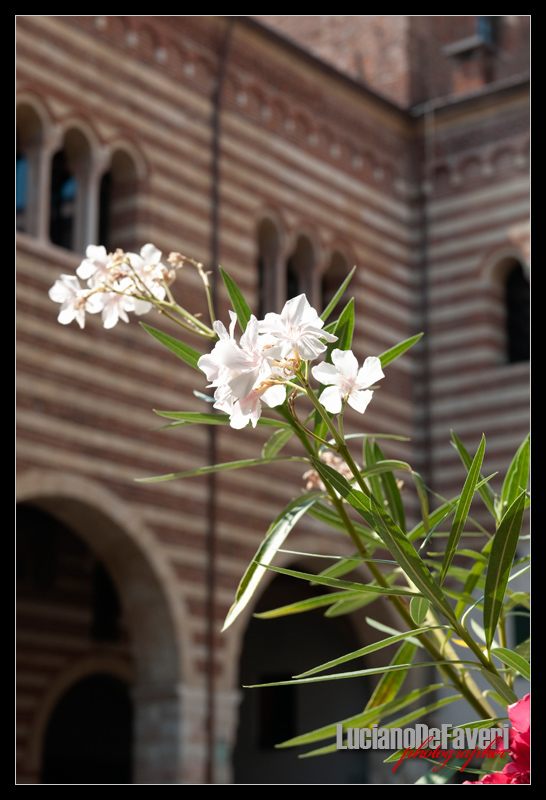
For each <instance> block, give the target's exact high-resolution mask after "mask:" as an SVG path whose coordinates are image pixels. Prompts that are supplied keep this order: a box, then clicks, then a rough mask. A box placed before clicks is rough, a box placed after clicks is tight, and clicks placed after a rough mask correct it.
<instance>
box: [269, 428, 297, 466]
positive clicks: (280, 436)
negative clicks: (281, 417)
mask: <svg viewBox="0 0 546 800" xmlns="http://www.w3.org/2000/svg"><path fill="white" fill-rule="evenodd" d="M277 425H278V423H277ZM293 434H294V431H292V430H291V429H290V428H289V427H288V426H285V425H284V424H283V425H282V427H279V430H277V431H275V433H273V434H272V435H271V436H270V437H269V439H268V440H267V442H266V443H265V444H264V446H263V449H262V457H263V458H272V457H273V456H276V455H277V453H279V452H280V451H281V450H282V448H283V447H284V445H285V444H286V443H287V441H288V440H289V439H291V438H292V436H293Z"/></svg>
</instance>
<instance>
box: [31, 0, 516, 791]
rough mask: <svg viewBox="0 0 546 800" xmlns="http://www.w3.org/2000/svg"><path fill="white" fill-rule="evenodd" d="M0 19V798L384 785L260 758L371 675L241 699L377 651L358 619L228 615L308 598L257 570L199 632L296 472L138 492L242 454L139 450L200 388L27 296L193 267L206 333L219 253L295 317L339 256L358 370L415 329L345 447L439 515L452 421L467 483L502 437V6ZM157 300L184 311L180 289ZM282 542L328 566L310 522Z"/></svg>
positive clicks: (131, 332) (506, 231)
mask: <svg viewBox="0 0 546 800" xmlns="http://www.w3.org/2000/svg"><path fill="white" fill-rule="evenodd" d="M16 27H17V62H18V79H17V173H16V182H17V255H18V273H17V274H18V285H17V293H18V294H17V303H18V305H17V323H18V326H17V337H18V417H17V421H18V474H17V493H18V510H17V512H18V514H17V516H18V567H17V569H18V572H17V594H18V635H19V644H18V728H17V733H18V782H20V783H61V784H63V783H143V784H144V783H156V784H163V783H207V782H209V783H210V782H216V783H230V782H235V783H298V782H299V783H313V782H314V783H366V782H369V783H374V782H387V781H388V780H390V778H389V775H390V773H389V772H385V770H384V767H383V766H382V764H381V758H379V760H377V759H375V758H374V756H373V754H372V755H370V756H369V757H366V758H364V757H359V759H358V761H357V760H356V758H355V757H353V756H354V754H352V753H351V754H349V757H347V756H346V757H345V758H343V755H344V754H337V755H336V756H332V757H328V758H323V759H309V760H307V761H298V760H297V759H296V757H295V754H294V752H292V751H286V752H285V751H274V750H273V749H272V744H273V743H274V742H276V741H279V737H280V738H281V739H282V738H286V737H287V735H291V733H292V732H293V733H300V732H304V731H305V730H309V729H312V728H313V727H317V726H319V725H322V724H326V723H328V722H332V721H336V720H337V719H340V718H342V717H344V716H349V715H350V714H352V713H355V712H356V711H357V710H359V708H361V707H362V706H363V705H364V703H365V701H366V696H367V692H368V691H369V687H367V686H366V685H363V686H359V687H356V686H355V685H353V686H350V687H348V686H346V685H344V684H345V683H346V682H342V681H337V682H335V683H336V685H337V687H338V688H337V687H336V689H335V692H334V690H332V691H330V690H329V692H328V693H326V692H324V691H323V690H321V691H319V692H318V694H317V695H313V694H307V695H306V694H305V693H304V692H303V691H302V692H299V691H298V692H296V693H294V694H293V695H291V696H286V697H285V699H284V701H283V702H280V701H279V700H278V699H277V698H278V697H279V695H275V696H273V697H271V696H269V695H266V694H264V693H261V694H258V693H257V692H256V691H254V692H253V691H252V690H244V692H243V691H242V690H241V685H242V684H249V683H258V682H265V681H269V680H275V679H279V677H284V676H287V675H291V674H294V672H295V671H298V670H300V669H301V670H304V669H306V668H309V667H311V666H314V665H315V664H316V663H320V661H325V660H327V659H328V658H331V657H333V656H335V655H339V654H341V653H344V652H347V651H349V650H350V649H355V648H356V647H357V646H361V645H362V644H365V643H367V642H369V641H372V640H373V638H370V637H373V636H374V632H373V631H372V630H371V629H370V628H368V627H367V626H366V624H365V622H364V620H363V619H362V618H361V617H360V616H359V615H355V617H354V619H353V618H352V617H350V618H346V617H343V618H339V619H338V620H337V621H334V620H327V619H325V618H323V617H320V616H316V617H314V616H313V617H310V618H309V619H305V618H304V617H301V616H298V617H297V618H291V619H290V620H289V621H282V620H280V621H278V622H276V621H275V622H274V621H263V622H258V621H257V620H252V616H251V615H252V612H253V611H255V610H256V609H257V608H262V607H272V606H275V605H281V604H283V603H284V602H287V598H288V599H294V598H297V597H299V596H302V595H301V592H303V591H305V589H304V588H302V587H299V586H293V585H292V584H293V583H294V582H289V583H288V584H286V583H285V582H284V581H283V580H281V579H280V578H277V579H275V580H272V579H271V578H266V579H264V582H263V589H262V590H261V591H260V592H259V593H258V594H257V597H256V605H254V606H253V607H251V608H248V609H247V610H246V611H245V613H244V614H243V615H242V616H241V618H240V619H239V620H237V622H236V623H235V624H234V626H233V627H232V628H230V629H229V630H228V631H227V632H226V633H224V634H220V632H219V631H220V628H221V626H222V622H223V619H224V618H225V615H226V612H227V610H228V608H229V607H230V605H231V603H232V601H233V597H234V593H235V590H236V587H237V585H238V581H239V579H240V578H241V575H242V574H243V571H244V569H245V567H246V566H247V564H248V562H249V561H250V560H251V558H252V557H253V555H254V553H255V552H256V549H257V547H258V545H259V543H260V542H261V541H262V539H263V537H264V534H265V532H266V530H267V528H268V526H269V524H270V522H271V521H272V519H273V518H275V517H276V516H277V515H278V514H279V513H280V512H281V511H282V509H283V508H284V506H285V505H286V504H287V503H288V502H289V501H290V500H292V499H293V498H294V497H295V496H297V494H298V493H299V492H300V490H301V488H302V487H303V480H302V472H303V471H304V470H303V469H302V468H301V467H302V466H304V465H298V464H296V465H294V464H288V465H282V469H280V468H279V466H278V465H272V466H271V467H262V468H260V469H255V470H254V471H253V472H252V473H248V472H247V473H245V474H244V475H243V474H242V473H241V472H240V471H235V472H229V473H225V474H223V475H222V476H221V477H220V476H216V477H215V478H214V479H212V478H206V477H200V478H191V479H188V480H185V481H171V482H166V483H158V484H141V483H136V482H135V480H134V479H135V478H138V477H147V476H152V475H160V474H165V473H169V472H172V471H183V470H188V469H192V468H195V467H198V466H203V465H206V464H208V463H211V462H212V460H213V459H218V460H232V459H233V458H244V457H254V456H257V455H259V453H260V451H261V446H262V444H263V442H264V441H265V437H264V435H263V433H262V432H261V430H260V429H257V430H256V431H252V430H248V431H244V432H236V431H231V430H229V429H224V428H214V429H205V428H203V429H201V427H200V426H188V427H182V428H181V429H179V430H172V431H165V430H158V428H159V427H160V425H161V423H160V422H159V423H158V420H159V418H158V417H156V416H154V414H153V412H152V409H154V408H155V409H165V410H201V409H202V408H203V405H202V401H201V400H199V399H198V398H197V397H196V396H195V395H194V393H193V392H194V390H198V391H204V388H205V379H204V377H203V381H202V382H201V383H200V384H199V385H198V382H197V381H196V373H193V372H192V371H191V370H189V369H187V368H186V367H185V366H184V365H183V364H182V362H178V361H177V360H176V358H175V357H174V356H173V355H172V354H170V353H168V352H167V351H166V350H163V349H162V348H160V347H159V345H158V344H157V343H156V342H155V341H154V340H153V339H152V338H151V337H148V336H147V335H146V333H145V332H144V331H143V330H142V329H141V327H140V326H139V325H138V323H137V322H136V321H134V320H133V321H132V322H131V324H129V325H125V324H124V323H120V324H119V325H118V326H117V327H116V328H115V329H114V330H113V331H105V330H104V329H103V328H102V326H101V321H100V319H97V318H96V317H90V318H88V321H87V323H86V327H85V329H84V330H83V331H81V330H80V329H79V328H77V326H76V325H71V326H67V327H63V326H61V325H59V324H58V323H57V320H56V317H57V313H58V306H56V305H55V304H54V303H52V302H51V301H50V300H49V298H48V290H49V288H50V287H51V286H52V285H53V283H54V282H55V280H56V279H57V278H58V276H59V275H60V273H68V274H73V273H74V270H75V268H76V267H77V265H78V264H79V262H80V261H81V257H82V253H83V252H84V251H85V247H86V245H87V244H89V243H100V244H104V245H105V246H106V247H107V248H109V249H114V248H116V247H122V248H124V249H131V250H138V249H140V247H141V246H142V245H143V244H145V243H146V242H153V243H154V244H156V245H157V246H158V247H159V248H160V249H161V250H162V251H163V252H164V253H165V254H168V253H169V252H170V251H172V250H174V251H180V252H183V253H184V254H186V255H189V256H192V257H195V258H197V259H199V260H200V261H202V262H203V263H204V264H205V265H206V266H207V268H208V269H210V270H211V271H212V273H213V278H212V279H213V281H214V284H215V292H216V300H217V306H218V308H219V309H220V314H219V316H220V317H221V318H222V319H223V320H224V321H227V319H228V314H227V312H228V308H229V306H228V300H227V297H226V295H225V292H224V289H223V286H222V283H221V280H220V279H219V276H218V272H217V265H218V264H221V265H222V266H223V267H224V269H225V270H226V271H227V272H228V273H229V274H230V275H232V277H233V278H234V279H235V280H236V281H237V283H238V284H239V285H240V287H241V288H242V290H243V291H244V292H245V294H246V295H247V297H248V298H249V300H250V301H251V302H252V303H253V306H254V308H255V309H256V310H257V311H259V313H263V312H264V311H267V310H280V308H281V307H282V305H283V303H284V301H285V300H286V299H287V298H288V297H290V296H294V295H295V294H298V293H300V292H302V291H304V292H306V293H307V295H308V297H309V299H310V300H311V302H312V304H313V305H315V307H317V308H319V307H322V306H323V304H324V303H326V302H327V301H328V300H329V299H330V297H331V296H332V293H333V291H334V289H335V288H336V286H337V285H338V284H339V282H340V281H341V280H342V279H343V278H344V277H345V276H346V275H347V274H348V272H349V270H350V269H351V268H352V266H353V265H355V264H356V265H357V267H358V269H357V271H356V274H355V276H354V278H353V280H352V283H351V287H350V292H351V293H352V294H353V295H354V297H355V304H356V309H357V318H356V329H355V345H354V349H355V352H356V354H357V356H358V358H359V359H360V360H362V359H363V358H365V357H366V356H368V355H375V354H378V353H381V352H383V351H384V350H387V349H388V348H389V347H391V346H393V345H394V344H396V343H398V342H399V341H401V340H403V339H406V338H407V337H409V336H411V335H413V334H416V333H418V332H420V331H424V333H425V336H424V337H423V340H422V341H421V343H420V344H419V345H418V346H417V347H415V348H414V349H413V350H412V351H410V352H409V353H408V354H407V355H406V356H404V357H403V358H401V359H399V360H398V361H396V363H394V364H393V365H392V366H391V367H389V368H388V371H387V378H386V379H385V380H384V381H383V382H382V384H383V385H382V386H381V389H380V390H379V391H378V392H377V396H376V398H374V401H373V402H372V404H371V405H370V408H369V409H368V411H367V412H366V415H365V417H364V418H363V419H356V418H355V417H356V415H353V416H352V417H351V420H350V426H352V427H350V430H355V431H357V430H362V425H365V429H366V430H367V431H368V432H371V433H380V432H384V433H396V434H401V435H404V436H408V437H410V438H411V441H410V442H391V443H390V444H389V443H387V444H386V445H385V451H386V452H387V454H388V455H389V456H392V457H396V458H402V459H403V460H405V461H409V462H410V463H411V464H412V465H413V466H414V467H415V468H416V469H417V470H419V471H420V472H421V474H422V475H423V477H424V479H425V480H426V481H427V483H428V484H429V485H430V486H431V488H432V489H433V490H434V491H436V492H437V493H439V494H440V495H442V496H450V495H452V494H455V493H457V492H458V491H459V490H460V487H461V481H462V480H463V479H464V472H463V470H462V468H461V465H460V463H459V459H458V456H457V454H456V452H455V451H454V450H453V448H452V447H451V445H450V429H453V430H455V432H456V433H457V435H458V436H459V437H460V438H461V439H462V440H463V442H464V443H465V444H466V446H467V447H468V449H469V450H470V451H471V452H474V450H475V448H476V446H477V444H478V442H479V439H480V437H481V434H482V432H483V433H485V435H486V438H487V450H486V460H485V466H484V472H485V474H489V473H491V472H493V471H495V470H499V472H500V473H501V474H502V471H503V470H504V469H505V468H506V466H507V464H508V463H509V460H510V458H511V456H512V454H513V453H514V451H515V449H516V448H517V446H518V445H519V444H520V442H521V441H522V439H523V438H524V436H525V434H526V432H527V428H528V405H529V398H528V378H529V375H528V373H529V316H528V315H529V231H528V214H529V209H528V205H529V171H528V144H529V142H528V139H529V122H528V111H529V79H528V56H529V17H526V16H521V17H520V16H504V17H475V16H439V17H423V16H415V17H412V16H381V15H368V16H356V17H350V16H327V17H320V16H316V17H309V16H301V17H298V16H291V17H278V16H277V17H274V16H273V17H265V16H264V17H221V16H219V17H215V16H210V17H165V16H160V17H153V16H152V17H146V16H138V17H131V16H128V17H122V16H19V17H18V18H17V26H16ZM174 292H175V294H177V296H178V297H180V298H182V297H183V298H184V305H186V306H187V307H189V308H191V309H193V310H195V311H196V312H199V311H203V312H205V307H204V302H203V297H202V294H201V292H200V286H199V280H198V277H197V275H196V274H193V273H192V272H191V271H190V270H184V271H183V273H182V274H181V275H180V277H179V278H178V281H177V283H175V284H174ZM145 321H146V322H149V323H150V324H151V325H154V326H156V327H158V328H161V329H163V330H166V331H167V332H170V333H173V334H176V331H175V330H174V328H173V326H170V325H169V324H168V322H165V324H163V321H162V320H161V319H159V318H154V319H152V318H151V317H149V318H146V320H145ZM191 344H192V345H193V346H195V347H199V346H200V345H199V342H191ZM297 452H298V451H297V448H296V447H295V446H294V447H291V446H290V445H289V446H288V447H287V453H288V454H297ZM408 501H409V507H410V511H411V503H412V499H411V497H409V498H408ZM476 514H478V515H479V510H476ZM288 547H289V548H290V549H292V550H294V551H300V552H304V553H305V552H310V551H316V552H321V553H325V554H328V553H332V552H340V551H341V552H344V553H350V552H351V548H350V546H349V543H346V542H345V541H344V539H343V537H342V536H341V535H338V534H336V533H335V532H332V531H330V530H329V529H326V528H324V527H323V526H322V525H320V524H319V523H318V522H316V521H313V520H312V519H306V518H304V519H302V520H301V521H300V523H299V524H298V526H297V528H296V530H295V531H294V532H293V535H292V537H291V539H290V541H289V542H288ZM277 563H279V564H280V565H284V566H288V565H294V564H299V565H303V566H304V567H305V568H306V569H308V570H309V571H317V570H318V568H317V566H316V562H313V561H312V560H311V559H309V558H306V557H304V556H300V557H296V556H290V555H288V554H282V555H281V556H279V558H278V562H277ZM376 605H377V604H376ZM374 611H375V606H374ZM375 613H376V614H379V615H381V616H382V617H383V618H384V620H385V621H386V622H389V620H390V618H389V610H388V608H386V607H385V608H381V607H379V610H378V611H376V612H375ZM364 616H365V615H364ZM382 658H383V657H382ZM382 658H381V659H379V660H378V661H377V663H384V662H383V661H382ZM366 663H367V664H368V665H370V666H373V665H374V663H376V662H375V661H374V660H373V659H370V660H369V661H367V662H366ZM349 683H350V682H349ZM280 709H282V713H281V711H280ZM287 732H288V733H287Z"/></svg>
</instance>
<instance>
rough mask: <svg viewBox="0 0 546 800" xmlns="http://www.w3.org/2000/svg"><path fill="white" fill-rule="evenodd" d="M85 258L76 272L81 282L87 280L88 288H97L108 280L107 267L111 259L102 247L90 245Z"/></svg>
mask: <svg viewBox="0 0 546 800" xmlns="http://www.w3.org/2000/svg"><path fill="white" fill-rule="evenodd" d="M85 256H86V257H85V258H84V260H83V261H82V263H81V264H80V266H79V267H78V268H77V270H76V275H77V276H78V277H79V278H81V279H82V281H85V280H88V284H87V285H88V286H91V287H93V286H98V285H99V284H101V283H103V284H104V283H107V282H108V280H109V279H110V272H109V267H110V266H111V264H112V259H111V257H110V256H109V255H108V253H107V252H106V248H105V247H103V246H102V245H100V246H99V245H94V244H90V245H89V246H88V248H87V249H86V251H85Z"/></svg>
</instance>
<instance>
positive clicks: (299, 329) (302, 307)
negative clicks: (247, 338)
mask: <svg viewBox="0 0 546 800" xmlns="http://www.w3.org/2000/svg"><path fill="white" fill-rule="evenodd" d="M323 325H324V322H323V321H322V320H321V318H320V317H319V315H318V314H317V312H316V311H315V309H314V308H312V307H311V306H310V305H309V301H308V300H307V298H306V296H305V295H304V294H300V295H298V297H293V298H292V299H291V300H288V302H287V303H285V305H284V308H283V310H282V311H281V313H280V314H273V313H269V314H266V315H265V317H264V319H263V320H262V321H261V322H260V325H259V330H260V333H268V334H270V335H271V336H272V337H273V338H274V340H275V341H276V343H277V346H274V347H273V348H272V350H271V357H273V358H277V359H278V360H279V361H282V360H284V359H287V358H291V357H293V356H296V357H299V358H301V359H302V360H303V361H312V360H313V359H315V358H316V357H317V356H318V355H320V353H323V352H324V351H325V350H326V345H325V344H324V342H323V341H321V340H322V339H325V340H326V341H327V342H335V341H336V340H337V336H334V335H333V334H331V333H326V332H325V331H323V330H322V326H323Z"/></svg>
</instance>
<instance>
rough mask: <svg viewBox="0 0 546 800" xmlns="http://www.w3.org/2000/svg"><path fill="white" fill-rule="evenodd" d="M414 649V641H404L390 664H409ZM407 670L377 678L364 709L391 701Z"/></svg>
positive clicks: (398, 689) (367, 709)
mask: <svg viewBox="0 0 546 800" xmlns="http://www.w3.org/2000/svg"><path fill="white" fill-rule="evenodd" d="M416 650H417V645H416V644H415V643H414V642H411V641H410V642H408V641H405V642H404V644H403V645H401V647H399V649H398V650H397V651H396V653H395V654H394V656H393V657H392V659H391V661H390V665H391V666H396V665H397V664H398V665H400V664H409V663H410V662H411V660H412V658H413V656H414V655H415V651H416ZM407 672H408V671H407V670H406V671H405V672H390V673H385V675H383V676H382V677H381V678H380V679H379V683H378V684H377V686H376V687H375V689H374V690H373V692H372V696H371V697H370V699H369V700H368V702H367V703H366V708H365V711H369V710H370V709H373V708H377V707H378V706H381V705H383V704H384V703H391V702H393V701H394V698H395V697H396V695H397V694H398V692H399V691H400V689H401V687H402V684H403V683H404V681H405V679H406V675H407ZM377 721H379V720H377Z"/></svg>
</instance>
